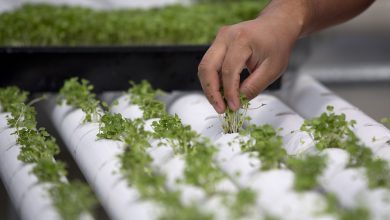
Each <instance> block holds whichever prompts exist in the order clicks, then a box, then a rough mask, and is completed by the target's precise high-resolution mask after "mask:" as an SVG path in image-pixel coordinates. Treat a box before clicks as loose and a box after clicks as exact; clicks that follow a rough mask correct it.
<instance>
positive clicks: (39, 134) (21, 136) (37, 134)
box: [17, 128, 60, 164]
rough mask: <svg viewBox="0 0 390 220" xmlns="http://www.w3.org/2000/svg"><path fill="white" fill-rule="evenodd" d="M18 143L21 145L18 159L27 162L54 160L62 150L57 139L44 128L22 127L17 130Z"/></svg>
mask: <svg viewBox="0 0 390 220" xmlns="http://www.w3.org/2000/svg"><path fill="white" fill-rule="evenodd" d="M17 134H18V139H17V143H18V144H20V145H21V151H20V153H19V155H18V159H19V160H21V161H23V162H25V163H37V164H38V163H39V162H40V161H47V160H52V159H53V156H55V155H57V154H58V153H59V152H60V150H59V147H58V145H57V143H56V141H55V138H54V137H52V136H51V135H50V134H48V133H47V131H46V130H45V129H44V128H40V129H39V130H31V129H27V128H22V129H20V130H18V131H17Z"/></svg>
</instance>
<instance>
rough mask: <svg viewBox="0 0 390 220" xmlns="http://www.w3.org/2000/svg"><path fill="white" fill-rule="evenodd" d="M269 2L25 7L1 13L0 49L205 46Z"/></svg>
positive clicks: (249, 17) (37, 5)
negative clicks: (149, 6)
mask: <svg viewBox="0 0 390 220" xmlns="http://www.w3.org/2000/svg"><path fill="white" fill-rule="evenodd" d="M267 3H268V0H261V1H255V0H245V1H200V2H198V3H194V4H192V5H190V6H185V5H173V6H167V7H163V8H155V9H148V10H142V9H123V10H113V11H96V10H92V9H88V8H82V7H69V6H53V5H45V4H34V5H26V6H23V7H22V8H19V9H17V10H15V11H11V12H5V13H2V14H0V27H1V28H0V45H6V46H25V45H39V46H48V45H68V46H75V45H134V44H153V45H158V44H209V43H211V41H212V40H213V38H214V37H215V33H216V32H217V31H218V28H219V27H220V26H223V25H228V24H234V23H238V22H240V21H243V20H249V19H253V18H255V17H256V16H257V15H258V14H259V11H260V10H261V9H262V8H263V7H264V6H265V5H266V4H267Z"/></svg>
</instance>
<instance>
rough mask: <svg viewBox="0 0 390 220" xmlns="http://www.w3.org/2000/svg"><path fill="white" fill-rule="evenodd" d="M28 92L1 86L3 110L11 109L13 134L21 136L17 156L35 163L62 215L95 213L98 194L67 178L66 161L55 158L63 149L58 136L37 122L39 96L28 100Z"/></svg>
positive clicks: (75, 217) (24, 161) (35, 172)
mask: <svg viewBox="0 0 390 220" xmlns="http://www.w3.org/2000/svg"><path fill="white" fill-rule="evenodd" d="M28 96H29V94H28V92H25V91H21V90H20V89H19V88H17V87H13V86H11V87H6V88H1V89H0V104H1V111H2V112H7V113H10V115H9V116H8V117H7V121H8V126H9V128H12V129H14V133H12V135H16V136H17V139H16V141H17V144H18V145H19V146H20V152H19V155H18V157H17V159H18V160H20V161H22V162H23V163H25V164H31V165H33V169H32V171H31V175H35V176H36V178H37V179H38V181H39V183H40V184H42V185H44V186H47V190H48V194H49V195H50V199H51V200H52V203H53V205H54V207H55V208H56V210H57V211H58V213H59V214H60V217H61V218H62V219H64V220H68V219H69V220H70V219H81V218H82V217H83V216H84V217H85V216H88V215H92V214H93V209H94V207H95V204H96V201H95V197H94V195H93V194H92V193H91V191H90V189H89V187H88V186H87V185H86V184H84V183H82V182H80V181H78V180H74V181H68V180H67V169H66V164H65V163H64V162H62V161H59V160H56V159H55V157H56V156H57V155H58V154H59V152H60V148H59V146H58V144H57V143H56V140H55V138H54V137H53V136H52V135H50V134H49V133H48V132H47V131H46V129H45V128H42V127H40V128H38V126H37V120H36V110H35V108H34V107H33V104H34V103H36V102H37V101H38V100H39V99H35V100H32V101H30V102H28V103H26V102H27V101H28ZM18 145H14V146H12V147H17V146H18Z"/></svg>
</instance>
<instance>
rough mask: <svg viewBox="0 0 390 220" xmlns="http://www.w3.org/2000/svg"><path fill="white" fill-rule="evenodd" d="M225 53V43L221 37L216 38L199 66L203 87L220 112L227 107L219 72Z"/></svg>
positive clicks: (199, 75)
mask: <svg viewBox="0 0 390 220" xmlns="http://www.w3.org/2000/svg"><path fill="white" fill-rule="evenodd" d="M225 53H226V45H225V43H224V42H223V41H222V40H221V39H216V41H215V42H214V43H213V44H212V45H211V46H210V48H209V49H208V50H207V52H206V53H205V55H204V56H203V58H202V61H201V62H200V64H199V67H198V77H199V80H200V83H201V85H202V89H203V91H204V93H205V95H206V97H207V99H208V100H209V102H210V103H211V104H212V105H213V107H214V109H215V110H216V111H217V112H218V113H220V114H222V113H223V112H224V111H225V108H226V106H225V103H224V101H223V98H222V95H221V92H220V91H219V89H220V78H219V74H218V72H219V70H220V69H221V66H222V62H223V59H224V57H225Z"/></svg>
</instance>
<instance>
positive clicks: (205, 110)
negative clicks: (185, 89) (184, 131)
mask: <svg viewBox="0 0 390 220" xmlns="http://www.w3.org/2000/svg"><path fill="white" fill-rule="evenodd" d="M168 112H169V114H172V115H174V114H177V115H178V116H179V117H180V119H181V121H182V123H183V124H184V125H191V128H192V130H194V131H196V132H197V133H201V132H202V131H203V130H204V129H205V128H207V127H208V123H207V122H208V120H209V119H210V118H217V117H218V114H217V112H216V111H215V110H214V109H213V107H212V106H211V105H210V103H209V102H208V101H207V99H206V97H205V96H204V95H202V94H198V93H192V94H187V95H183V96H181V97H179V98H177V99H176V100H175V101H174V102H173V103H172V104H171V106H170V107H169V109H168Z"/></svg>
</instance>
